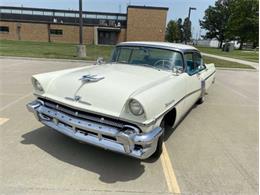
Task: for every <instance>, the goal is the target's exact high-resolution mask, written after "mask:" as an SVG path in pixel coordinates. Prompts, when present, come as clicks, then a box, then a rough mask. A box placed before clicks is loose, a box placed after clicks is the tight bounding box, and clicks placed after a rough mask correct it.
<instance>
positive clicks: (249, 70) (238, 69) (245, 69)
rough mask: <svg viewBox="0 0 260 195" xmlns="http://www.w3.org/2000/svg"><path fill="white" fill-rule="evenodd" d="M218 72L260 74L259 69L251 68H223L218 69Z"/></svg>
mask: <svg viewBox="0 0 260 195" xmlns="http://www.w3.org/2000/svg"><path fill="white" fill-rule="evenodd" d="M216 69H218V70H231V71H248V72H258V70H257V69H255V68H254V69H249V68H222V67H216Z"/></svg>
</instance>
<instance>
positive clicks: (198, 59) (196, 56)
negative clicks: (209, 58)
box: [193, 53, 204, 71]
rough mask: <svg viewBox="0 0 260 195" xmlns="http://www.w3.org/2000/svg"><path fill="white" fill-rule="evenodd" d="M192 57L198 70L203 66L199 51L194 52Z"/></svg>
mask: <svg viewBox="0 0 260 195" xmlns="http://www.w3.org/2000/svg"><path fill="white" fill-rule="evenodd" d="M193 59H194V63H195V66H196V68H197V70H199V71H200V70H201V69H202V68H203V65H204V63H203V59H202V57H201V55H200V54H199V53H194V54H193Z"/></svg>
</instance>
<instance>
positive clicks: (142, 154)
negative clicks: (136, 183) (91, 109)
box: [27, 100, 163, 159]
mask: <svg viewBox="0 0 260 195" xmlns="http://www.w3.org/2000/svg"><path fill="white" fill-rule="evenodd" d="M27 108H28V110H29V111H30V112H33V113H34V115H35V117H36V118H37V119H38V120H39V121H40V122H41V123H43V124H44V125H46V126H48V127H51V128H53V129H55V130H56V131H58V132H60V133H62V134H65V135H67V136H69V137H71V138H73V139H76V140H79V141H81V142H85V143H89V144H92V145H95V146H98V147H101V148H104V149H108V150H112V151H115V152H119V153H122V154H126V155H129V156H132V157H135V158H139V159H146V158H148V157H150V156H151V155H152V154H153V153H154V152H155V150H156V146H157V142H158V139H159V137H160V136H161V135H162V133H163V129H162V128H160V127H157V128H155V129H153V130H152V131H150V132H148V133H140V131H139V129H138V128H136V127H134V126H131V125H125V126H124V128H123V129H120V128H117V127H113V126H109V125H104V124H102V123H98V122H93V121H90V120H85V119H81V118H79V117H76V116H71V115H68V114H65V113H63V112H60V111H58V110H56V109H54V108H49V107H46V106H44V104H43V102H40V101H38V100H35V101H33V102H31V103H29V104H27Z"/></svg>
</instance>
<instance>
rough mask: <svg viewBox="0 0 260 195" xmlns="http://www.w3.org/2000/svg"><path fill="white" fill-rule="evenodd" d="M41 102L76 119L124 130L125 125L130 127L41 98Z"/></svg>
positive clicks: (114, 120) (117, 121)
mask: <svg viewBox="0 0 260 195" xmlns="http://www.w3.org/2000/svg"><path fill="white" fill-rule="evenodd" d="M40 100H41V101H43V102H44V105H45V106H46V107H49V108H52V109H55V110H58V111H61V112H63V113H66V114H69V115H71V116H76V117H79V118H82V119H87V120H90V121H93V122H97V123H102V124H105V125H110V126H114V127H117V128H123V127H124V125H129V124H127V123H123V122H122V121H119V120H116V119H111V118H108V117H104V116H99V115H96V114H93V113H89V112H84V111H79V110H76V109H74V108H70V107H68V106H65V105H62V104H58V103H56V102H53V101H50V100H45V99H41V98H40Z"/></svg>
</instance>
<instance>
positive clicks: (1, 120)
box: [0, 118, 9, 125]
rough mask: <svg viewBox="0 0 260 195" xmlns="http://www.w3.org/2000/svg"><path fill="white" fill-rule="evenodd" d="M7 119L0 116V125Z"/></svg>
mask: <svg viewBox="0 0 260 195" xmlns="http://www.w3.org/2000/svg"><path fill="white" fill-rule="evenodd" d="M7 121H9V118H0V125H2V124H4V123H6V122H7Z"/></svg>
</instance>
